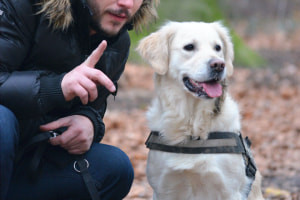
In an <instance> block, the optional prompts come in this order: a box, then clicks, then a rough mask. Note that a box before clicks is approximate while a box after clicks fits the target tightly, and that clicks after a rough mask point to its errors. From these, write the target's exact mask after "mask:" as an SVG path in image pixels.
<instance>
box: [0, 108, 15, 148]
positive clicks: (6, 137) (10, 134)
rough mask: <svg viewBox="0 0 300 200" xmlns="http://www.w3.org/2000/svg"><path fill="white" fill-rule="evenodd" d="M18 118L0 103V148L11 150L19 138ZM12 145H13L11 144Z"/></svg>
mask: <svg viewBox="0 0 300 200" xmlns="http://www.w3.org/2000/svg"><path fill="white" fill-rule="evenodd" d="M18 134H19V131H18V120H17V119H16V117H15V115H14V114H13V113H12V112H11V111H10V110H9V109H8V108H6V107H4V106H2V105H0V141H1V146H2V148H1V150H2V151H5V149H6V148H8V149H7V150H12V149H11V148H12V147H13V146H15V145H17V143H18V139H19V135H18ZM12 145H13V146H12Z"/></svg>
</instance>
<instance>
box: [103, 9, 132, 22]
mask: <svg viewBox="0 0 300 200" xmlns="http://www.w3.org/2000/svg"><path fill="white" fill-rule="evenodd" d="M108 14H109V15H110V16H111V17H112V18H113V19H114V20H116V21H119V22H123V21H124V20H127V19H128V18H129V14H128V12H126V11H110V12H108Z"/></svg>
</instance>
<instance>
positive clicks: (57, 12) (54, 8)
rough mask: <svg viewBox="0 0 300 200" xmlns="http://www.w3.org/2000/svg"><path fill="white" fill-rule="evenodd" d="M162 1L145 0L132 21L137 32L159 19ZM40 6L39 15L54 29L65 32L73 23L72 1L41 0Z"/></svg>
mask: <svg viewBox="0 0 300 200" xmlns="http://www.w3.org/2000/svg"><path fill="white" fill-rule="evenodd" d="M159 1H160V0H143V3H142V5H141V8H140V9H139V10H138V11H137V13H136V14H135V16H134V17H133V19H132V23H133V27H134V29H135V30H136V31H141V30H142V26H143V25H147V24H148V23H149V22H150V21H152V20H154V19H156V18H157V12H156V7H157V6H158V4H159ZM38 5H40V6H41V10H40V11H39V12H38V13H37V14H44V15H45V16H46V17H47V18H48V19H49V21H50V25H52V26H53V28H54V29H62V30H65V29H67V28H68V27H69V25H71V23H72V22H73V17H72V9H71V2H70V0H41V1H40V3H38Z"/></svg>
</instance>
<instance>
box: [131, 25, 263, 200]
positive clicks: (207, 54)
mask: <svg viewBox="0 0 300 200" xmlns="http://www.w3.org/2000/svg"><path fill="white" fill-rule="evenodd" d="M136 50H137V51H138V52H139V54H140V55H141V57H142V58H143V59H144V60H146V61H148V62H149V64H150V65H151V67H152V68H153V69H154V72H155V73H154V85H155V97H154V99H153V101H152V103H151V106H150V108H149V110H148V112H147V120H148V124H149V128H150V129H151V131H152V132H153V133H156V137H155V138H154V140H152V143H151V142H149V141H147V142H149V143H151V144H154V145H156V146H160V147H161V148H160V149H155V148H154V145H153V149H152V148H150V151H149V155H148V160H147V173H146V174H147V179H148V182H149V184H150V185H151V187H152V188H153V199H155V200H177V199H178V200H199V199H200V200H201V199H203V200H245V199H250V200H261V199H263V195H262V191H261V175H260V173H259V172H258V171H254V173H253V176H254V177H252V178H249V176H248V175H247V172H246V171H247V170H246V169H247V166H248V165H249V162H250V160H251V161H253V158H252V156H251V153H250V150H249V147H248V145H245V146H246V147H245V151H246V152H248V155H250V156H248V157H250V159H249V158H248V159H245V155H244V154H242V153H222V152H221V153H207V151H206V149H205V148H204V150H203V149H202V150H203V152H204V153H203V152H202V153H195V152H193V153H190V152H188V153H185V152H183V153H182V152H181V151H182V149H188V150H191V149H192V150H193V148H194V147H196V148H197V145H198V144H202V145H204V146H205V145H206V144H207V143H206V142H207V141H208V142H213V140H209V137H210V134H211V133H214V134H215V135H216V136H217V137H218V134H219V135H220V134H221V133H222V132H230V134H231V135H233V136H235V135H236V136H238V135H239V134H240V132H241V124H240V121H241V119H240V118H241V117H240V114H239V109H238V105H237V103H236V102H235V101H234V100H233V99H232V97H231V96H230V94H229V93H228V90H227V81H226V80H227V79H228V77H230V76H231V75H232V74H233V64H232V62H233V58H234V52H233V44H232V41H231V38H230V34H229V31H228V29H227V28H226V27H225V26H223V25H222V23H221V22H213V23H205V22H172V21H171V22H168V23H166V24H165V25H163V26H162V27H161V28H160V29H159V30H158V31H156V32H154V33H151V34H150V35H149V36H147V37H145V38H143V39H142V40H141V41H140V42H139V44H138V47H137V49H136ZM153 137H154V136H153ZM152 139H153V138H152ZM148 140H149V139H148ZM155 141H159V142H158V143H155ZM216 141H217V140H216ZM218 141H219V140H218ZM239 142H240V143H242V144H243V145H244V144H245V143H247V142H245V139H241V140H240V141H239ZM191 144H192V145H191ZM185 145H189V146H188V147H187V146H185ZM191 146H192V147H191ZM225 146H226V145H225ZM174 147H176V148H177V147H179V148H177V150H178V149H179V150H178V151H177V150H175V152H172V149H174ZM182 147H183V148H182ZM164 148H165V150H164ZM224 148H226V147H224ZM251 163H252V164H253V162H251ZM251 163H250V164H251Z"/></svg>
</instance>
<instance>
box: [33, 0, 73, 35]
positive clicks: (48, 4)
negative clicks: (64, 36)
mask: <svg viewBox="0 0 300 200" xmlns="http://www.w3.org/2000/svg"><path fill="white" fill-rule="evenodd" d="M38 5H40V6H41V7H42V8H41V10H40V11H39V12H38V13H37V14H42V13H44V15H45V16H46V17H47V18H48V19H49V22H50V25H52V26H53V28H54V29H62V30H65V29H66V28H68V27H69V25H70V24H71V23H72V22H73V17H72V10H71V3H70V0H41V2H40V3H38Z"/></svg>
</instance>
